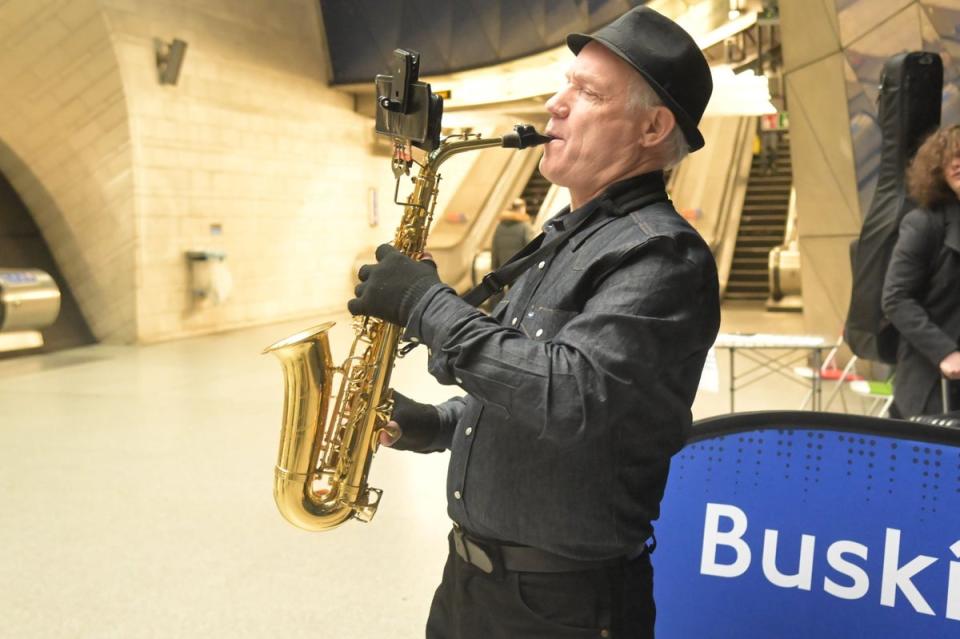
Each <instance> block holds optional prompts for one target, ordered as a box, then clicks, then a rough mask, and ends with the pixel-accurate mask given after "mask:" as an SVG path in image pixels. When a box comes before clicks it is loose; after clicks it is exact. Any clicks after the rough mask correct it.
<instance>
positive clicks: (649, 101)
mask: <svg viewBox="0 0 960 639" xmlns="http://www.w3.org/2000/svg"><path fill="white" fill-rule="evenodd" d="M662 106H664V104H663V100H661V99H660V96H659V95H657V93H656V92H655V91H654V90H653V89H652V88H651V87H650V85H649V84H648V83H647V81H646V80H644V78H643V76H641V75H640V74H639V73H634V74H631V75H630V81H629V85H628V86H627V108H628V109H633V110H634V111H635V112H638V113H639V112H642V111H646V110H648V109H652V108H654V107H662ZM661 148H662V149H663V155H664V159H665V160H666V166H664V168H666V169H671V168H673V167H675V166H677V165H678V164H680V163H681V162H682V161H683V160H684V158H686V157H687V155H688V154H689V153H690V145H689V144H687V139H686V138H685V137H684V136H683V131H681V130H680V126H679V125H676V124H675V125H674V127H673V130H671V131H670V133H668V134H667V137H666V139H664V141H663V142H662V145H661Z"/></svg>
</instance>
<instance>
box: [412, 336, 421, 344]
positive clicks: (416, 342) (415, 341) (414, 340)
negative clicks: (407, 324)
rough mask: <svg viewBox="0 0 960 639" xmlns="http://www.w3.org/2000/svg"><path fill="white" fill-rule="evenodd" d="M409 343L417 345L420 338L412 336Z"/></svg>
mask: <svg viewBox="0 0 960 639" xmlns="http://www.w3.org/2000/svg"><path fill="white" fill-rule="evenodd" d="M410 341H411V342H413V343H414V344H419V343H420V338H419V337H416V336H414V337H411V338H410Z"/></svg>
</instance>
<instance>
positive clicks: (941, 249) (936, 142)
mask: <svg viewBox="0 0 960 639" xmlns="http://www.w3.org/2000/svg"><path fill="white" fill-rule="evenodd" d="M907 189H908V191H909V194H910V197H911V198H913V200H914V201H915V202H916V204H917V205H918V206H917V208H915V209H913V210H912V211H910V212H909V213H907V214H906V215H905V216H904V217H903V220H902V221H901V223H900V234H899V236H898V238H897V243H896V246H895V247H894V249H893V255H892V256H891V259H890V263H889V265H888V267H887V274H886V279H885V280H884V284H883V312H884V314H885V315H886V316H887V318H888V319H889V320H890V321H891V322H892V323H893V325H894V326H895V327H896V328H897V330H898V331H899V332H900V345H899V347H898V349H897V371H896V378H895V380H894V409H895V410H893V409H892V410H891V415H892V416H895V417H912V416H914V415H924V414H926V415H930V414H937V413H940V412H941V411H942V410H943V398H942V395H941V384H940V379H941V376H942V377H945V378H947V379H948V380H960V348H958V345H957V344H958V338H960V126H957V125H954V126H950V127H944V128H942V129H940V130H938V131H936V132H935V133H933V134H932V135H931V136H930V137H929V138H927V139H926V141H924V143H923V144H922V145H921V146H920V148H919V149H918V150H917V154H916V156H915V157H914V159H913V161H912V162H911V163H910V167H909V168H908V169H907ZM949 387H950V402H949V405H950V407H951V408H952V409H953V410H957V409H960V402H958V401H957V400H958V399H960V397H958V396H960V388H958V385H957V384H956V383H954V382H951V383H950V385H949Z"/></svg>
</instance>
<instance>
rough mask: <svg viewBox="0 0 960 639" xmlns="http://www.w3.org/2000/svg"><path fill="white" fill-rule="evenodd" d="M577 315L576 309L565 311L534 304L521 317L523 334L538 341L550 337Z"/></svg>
mask: <svg viewBox="0 0 960 639" xmlns="http://www.w3.org/2000/svg"><path fill="white" fill-rule="evenodd" d="M576 315H577V311H565V310H562V309H559V308H549V307H547V306H534V307H532V308H531V309H530V310H529V311H528V312H527V315H526V317H524V318H523V323H522V324H521V328H522V329H523V332H524V334H525V335H526V336H527V337H529V338H531V339H535V340H537V341H539V342H543V341H547V340H550V339H552V338H553V337H555V336H556V335H557V333H559V332H560V330H561V329H562V328H563V327H564V326H566V325H567V322H569V321H570V320H571V319H573V318H574V317H575V316H576Z"/></svg>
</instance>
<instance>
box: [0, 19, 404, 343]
mask: <svg viewBox="0 0 960 639" xmlns="http://www.w3.org/2000/svg"><path fill="white" fill-rule="evenodd" d="M174 38H179V39H181V40H184V41H185V42H187V50H186V56H185V59H184V62H183V65H182V69H181V72H180V75H179V79H178V82H177V83H176V84H175V85H161V84H160V83H159V82H158V78H157V67H156V52H155V47H156V41H157V40H161V41H164V42H169V41H171V40H172V39H174ZM0 43H2V44H0V47H3V49H4V51H5V55H4V56H0V59H2V61H0V86H4V88H5V90H4V96H5V99H4V100H2V101H0V169H2V170H3V172H4V173H5V174H6V175H7V177H8V178H9V179H10V182H11V183H12V184H13V186H14V188H16V189H17V191H18V193H19V194H20V195H21V197H22V198H23V200H24V202H25V203H26V204H27V206H28V207H29V208H30V210H31V212H32V213H33V215H34V217H35V218H36V220H37V222H38V225H39V226H40V228H41V231H42V232H43V235H44V237H45V239H46V241H47V244H48V245H49V247H50V249H51V251H52V253H53V254H54V257H55V258H56V260H57V262H58V264H59V265H60V268H61V270H62V271H63V273H64V275H65V277H66V279H67V280H68V282H69V283H70V286H71V288H72V289H73V292H74V293H75V295H76V297H77V299H78V301H79V303H80V306H81V308H82V310H83V312H84V315H85V317H86V318H87V320H88V322H89V323H90V326H91V328H92V330H93V331H94V333H95V334H96V336H97V337H98V338H99V339H101V340H107V341H117V342H127V343H129V342H137V341H139V342H149V341H155V340H162V339H169V338H174V337H182V336H187V335H192V334H199V333H204V332H210V331H219V330H227V329H231V328H238V327H242V326H247V325H252V324H262V323H266V322H272V321H279V320H284V319H290V318H295V317H307V316H311V315H318V314H322V313H326V312H329V311H334V310H339V309H341V308H343V307H344V305H345V302H346V300H347V299H348V298H349V295H350V291H351V290H352V276H353V266H354V262H355V261H356V257H357V254H358V253H359V252H361V251H363V250H364V249H366V248H368V247H370V246H374V245H376V244H377V243H379V242H380V241H383V240H386V239H389V238H390V237H391V235H392V231H393V228H394V226H395V225H396V222H397V220H398V218H399V211H398V207H395V206H393V204H392V199H393V177H392V174H391V172H390V169H389V160H388V159H387V158H384V157H382V156H380V155H376V154H374V152H373V150H372V143H371V140H372V135H373V132H372V121H371V120H369V119H368V118H365V117H362V116H360V115H358V114H357V113H355V111H354V104H353V98H352V97H350V96H348V95H347V94H344V93H341V92H339V91H335V90H332V89H330V88H328V87H327V59H326V55H327V54H326V45H325V43H324V40H323V28H322V24H321V18H320V16H319V11H318V3H316V2H315V0H272V1H269V2H267V1H266V0H261V1H251V2H228V1H226V0H99V1H94V0H47V1H43V0H35V1H31V2H27V1H16V0H14V1H11V2H6V3H3V4H2V5H0ZM8 95H9V96H11V99H7V98H6V96H8ZM374 208H375V209H376V210H377V211H378V212H379V218H380V219H379V226H377V227H376V228H374V227H371V225H370V222H369V218H370V215H369V214H370V212H371V210H373V209H374ZM190 250H217V251H223V252H225V253H226V255H227V259H226V264H227V266H228V268H229V270H230V272H231V274H232V278H233V285H234V286H233V292H232V294H231V296H230V297H229V298H228V299H227V300H226V301H225V302H224V303H222V304H220V305H213V304H209V303H197V300H195V299H194V298H193V295H192V293H191V282H190V269H189V263H188V260H187V259H186V257H185V254H186V252H187V251H190ZM0 259H2V257H0Z"/></svg>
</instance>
